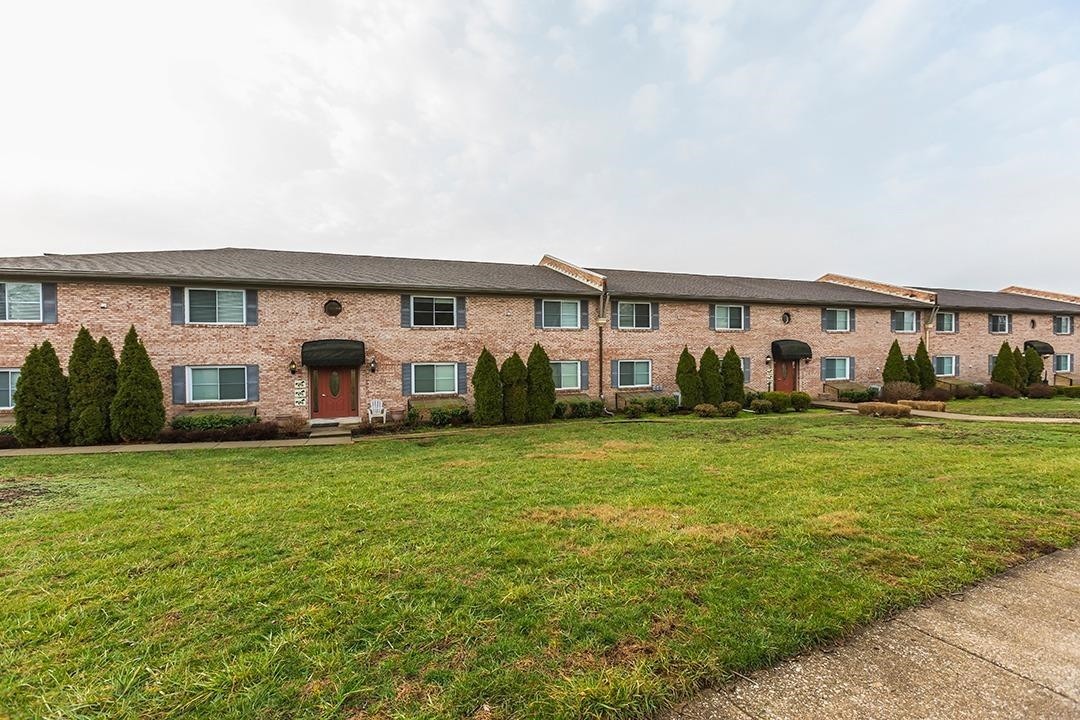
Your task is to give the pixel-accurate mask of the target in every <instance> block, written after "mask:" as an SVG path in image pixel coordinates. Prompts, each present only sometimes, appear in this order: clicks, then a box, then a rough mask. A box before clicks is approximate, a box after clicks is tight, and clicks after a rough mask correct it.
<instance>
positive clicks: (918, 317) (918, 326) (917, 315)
mask: <svg viewBox="0 0 1080 720" xmlns="http://www.w3.org/2000/svg"><path fill="white" fill-rule="evenodd" d="M920 330H922V310H916V311H915V332H919V331H920Z"/></svg>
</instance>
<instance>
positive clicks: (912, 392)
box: [881, 382, 922, 404]
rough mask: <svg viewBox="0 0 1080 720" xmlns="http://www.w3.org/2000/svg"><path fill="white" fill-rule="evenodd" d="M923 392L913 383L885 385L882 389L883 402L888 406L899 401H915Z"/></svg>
mask: <svg viewBox="0 0 1080 720" xmlns="http://www.w3.org/2000/svg"><path fill="white" fill-rule="evenodd" d="M920 392H922V390H921V389H920V388H919V386H918V385H916V384H915V383H913V382H891V383H885V384H884V385H883V386H882V388H881V401H882V402H883V403H886V404H893V403H896V401H897V400H914V399H915V398H917V397H919V393H920Z"/></svg>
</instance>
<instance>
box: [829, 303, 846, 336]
mask: <svg viewBox="0 0 1080 720" xmlns="http://www.w3.org/2000/svg"><path fill="white" fill-rule="evenodd" d="M824 325H825V330H826V331H827V332H848V331H850V330H851V310H849V309H847V308H825V317H824Z"/></svg>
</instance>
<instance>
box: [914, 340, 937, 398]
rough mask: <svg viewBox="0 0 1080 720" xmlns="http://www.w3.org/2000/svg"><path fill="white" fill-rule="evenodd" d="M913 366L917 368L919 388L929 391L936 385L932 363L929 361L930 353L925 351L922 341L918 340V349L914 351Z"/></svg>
mask: <svg viewBox="0 0 1080 720" xmlns="http://www.w3.org/2000/svg"><path fill="white" fill-rule="evenodd" d="M915 365H916V366H917V367H918V368H919V380H918V383H919V387H921V388H922V389H923V390H929V389H930V388H932V387H934V386H936V385H937V373H935V372H934V363H933V362H932V361H931V360H930V353H928V352H927V351H926V342H925V341H924V340H919V347H918V349H917V350H916V351H915Z"/></svg>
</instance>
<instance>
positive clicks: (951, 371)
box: [934, 355, 957, 377]
mask: <svg viewBox="0 0 1080 720" xmlns="http://www.w3.org/2000/svg"><path fill="white" fill-rule="evenodd" d="M956 366H957V362H956V356H955V355H935V356H934V373H935V374H936V375H938V376H940V377H955V376H956V374H957V368H956Z"/></svg>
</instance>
